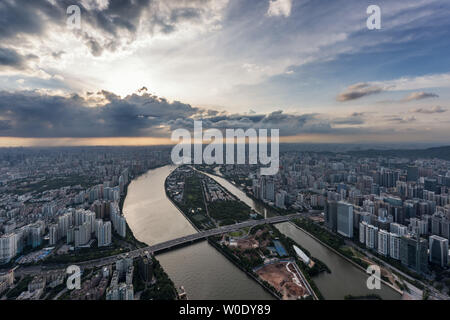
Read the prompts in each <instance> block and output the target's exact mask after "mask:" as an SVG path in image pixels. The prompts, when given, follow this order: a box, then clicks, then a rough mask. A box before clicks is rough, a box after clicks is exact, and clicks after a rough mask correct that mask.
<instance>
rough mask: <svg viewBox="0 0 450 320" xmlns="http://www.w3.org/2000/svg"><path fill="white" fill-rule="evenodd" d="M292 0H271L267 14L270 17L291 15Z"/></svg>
mask: <svg viewBox="0 0 450 320" xmlns="http://www.w3.org/2000/svg"><path fill="white" fill-rule="evenodd" d="M291 9H292V0H273V1H269V10H267V15H269V16H270V17H277V16H285V17H286V18H287V17H289V16H290V15H291Z"/></svg>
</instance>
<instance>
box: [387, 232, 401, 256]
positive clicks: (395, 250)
mask: <svg viewBox="0 0 450 320" xmlns="http://www.w3.org/2000/svg"><path fill="white" fill-rule="evenodd" d="M400 241H401V237H400V236H399V235H398V234H396V233H392V232H391V233H390V234H389V256H390V257H391V258H392V259H396V260H400Z"/></svg>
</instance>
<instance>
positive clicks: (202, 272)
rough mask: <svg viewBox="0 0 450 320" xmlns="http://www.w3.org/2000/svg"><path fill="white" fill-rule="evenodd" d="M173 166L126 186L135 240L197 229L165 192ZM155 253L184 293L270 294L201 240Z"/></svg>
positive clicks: (206, 296) (201, 296) (200, 296)
mask: <svg viewBox="0 0 450 320" xmlns="http://www.w3.org/2000/svg"><path fill="white" fill-rule="evenodd" d="M175 168H176V167H175V166H172V165H168V166H164V167H162V168H159V169H156V170H151V171H149V172H148V173H147V174H146V175H145V176H143V177H141V178H140V179H137V180H134V182H133V184H132V185H130V187H129V190H128V196H127V200H126V202H125V204H124V214H125V216H126V218H127V221H128V223H129V225H130V227H131V228H132V230H133V233H134V235H135V236H136V238H137V239H139V240H140V241H143V242H145V243H148V244H150V245H152V244H157V243H162V242H165V241H169V240H171V239H175V238H180V237H183V236H188V235H191V234H194V233H196V229H195V228H194V227H193V226H192V224H191V223H190V221H189V219H186V217H185V216H184V215H183V214H180V213H181V212H180V210H179V209H178V208H177V207H176V206H174V204H173V203H172V202H171V201H169V200H168V197H167V195H166V192H165V187H164V183H165V180H166V179H167V176H168V175H169V174H170V173H171V172H172V171H173V169H175ZM157 259H158V260H159V261H160V263H161V266H162V267H163V268H164V270H165V271H166V272H167V274H168V275H169V276H170V278H171V279H172V280H173V282H174V283H175V286H176V287H177V288H178V287H181V286H183V287H184V288H185V290H186V292H187V294H188V296H189V299H192V300H210V299H212V300H273V299H275V298H274V296H273V295H271V294H270V293H268V292H267V291H266V290H264V289H263V288H262V287H261V286H260V285H259V284H258V283H257V282H255V281H253V280H252V279H251V278H249V277H247V276H246V275H245V273H243V272H242V271H241V270H240V269H239V268H238V269H237V268H236V266H235V265H234V264H233V263H231V262H230V261H229V260H228V259H227V258H226V257H225V256H224V255H223V254H221V253H220V252H219V251H218V250H216V249H215V248H213V247H212V246H211V245H209V244H208V243H207V242H206V241H202V242H198V243H195V244H191V245H189V246H185V247H180V248H177V249H176V250H170V251H166V252H163V253H160V254H158V255H157Z"/></svg>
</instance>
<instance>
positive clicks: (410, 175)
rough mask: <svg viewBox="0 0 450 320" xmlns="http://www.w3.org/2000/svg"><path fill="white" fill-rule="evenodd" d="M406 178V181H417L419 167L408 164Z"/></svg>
mask: <svg viewBox="0 0 450 320" xmlns="http://www.w3.org/2000/svg"><path fill="white" fill-rule="evenodd" d="M406 179H407V180H408V181H417V180H418V179H419V168H418V167H416V166H408V168H407V175H406Z"/></svg>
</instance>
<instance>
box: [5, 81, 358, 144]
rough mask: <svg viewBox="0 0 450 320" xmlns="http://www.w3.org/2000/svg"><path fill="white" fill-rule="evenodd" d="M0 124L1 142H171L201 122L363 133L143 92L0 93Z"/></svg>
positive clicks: (312, 119)
mask: <svg viewBox="0 0 450 320" xmlns="http://www.w3.org/2000/svg"><path fill="white" fill-rule="evenodd" d="M93 105H95V106H93ZM0 119H2V120H1V121H0V136H4V137H37V138H39V137H41V138H42V137H45V138H49V137H56V138H61V137H74V138H83V137H140V136H151V137H170V133H171V130H174V129H178V128H184V129H188V130H191V129H193V125H194V120H202V121H203V127H204V129H209V128H218V129H220V130H224V129H238V128H242V129H249V128H255V129H280V134H281V135H282V136H292V135H298V134H301V133H317V134H330V133H332V134H346V133H347V134H348V133H358V132H363V131H364V129H362V128H356V127H352V128H349V127H347V128H334V127H333V122H332V121H328V120H324V119H320V117H319V115H317V114H303V115H296V114H288V113H284V112H282V111H275V112H272V113H269V114H263V115H258V114H244V115H242V114H226V113H223V112H218V111H215V110H205V109H199V108H194V107H192V106H190V105H189V104H185V103H182V102H179V101H174V102H168V101H167V100H166V99H164V98H160V97H157V96H154V95H152V94H150V93H148V91H147V90H143V89H141V93H140V94H132V95H129V96H127V97H125V98H121V97H119V96H117V95H115V94H114V93H111V92H108V91H100V92H97V93H90V94H89V95H88V97H87V98H85V97H81V96H79V95H77V94H74V95H72V96H70V97H65V96H50V95H46V94H41V93H38V92H36V91H22V92H15V93H11V92H6V91H1V92H0ZM341 123H342V121H341ZM352 124H355V123H352Z"/></svg>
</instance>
